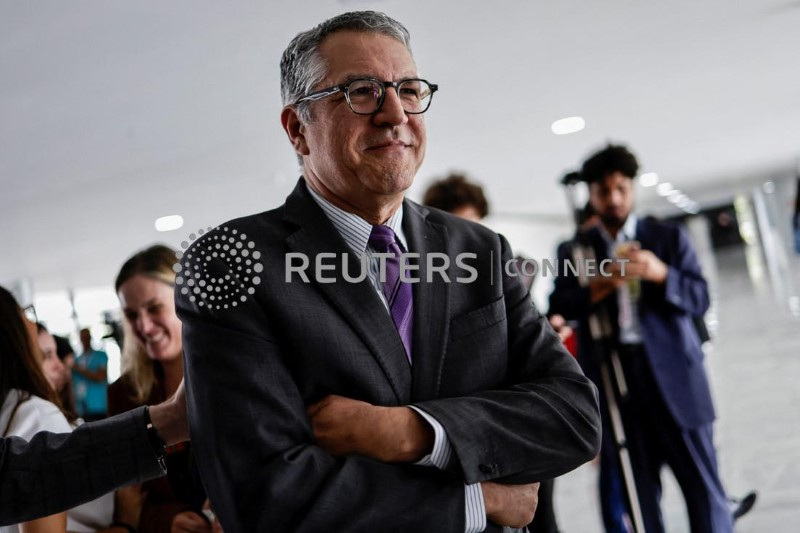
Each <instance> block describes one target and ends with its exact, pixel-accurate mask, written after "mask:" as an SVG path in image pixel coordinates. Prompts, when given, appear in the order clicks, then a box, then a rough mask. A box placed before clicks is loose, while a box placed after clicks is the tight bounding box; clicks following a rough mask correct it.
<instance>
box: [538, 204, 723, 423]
mask: <svg viewBox="0 0 800 533" xmlns="http://www.w3.org/2000/svg"><path fill="white" fill-rule="evenodd" d="M636 239H637V240H638V241H639V242H640V244H641V247H642V248H643V249H645V250H650V251H652V252H653V253H654V254H655V255H656V256H658V258H659V259H661V260H662V261H664V262H665V263H666V264H667V265H668V267H669V273H668V275H667V281H666V283H665V284H664V285H657V284H654V283H649V282H642V292H641V299H640V301H639V320H640V321H641V327H642V337H643V339H642V342H643V344H644V348H645V352H646V353H647V358H648V360H649V362H650V367H651V368H652V370H653V374H654V377H655V380H656V383H658V387H659V389H660V391H661V394H662V396H663V398H664V401H665V403H666V404H667V408H668V409H669V411H670V413H671V414H672V416H673V418H674V419H675V421H676V422H677V423H678V425H680V426H681V427H683V428H687V429H688V428H696V427H698V426H700V425H703V424H708V423H710V422H712V421H713V420H714V407H713V402H712V400H711V392H710V390H709V385H708V378H707V376H706V372H705V369H704V368H703V351H702V349H701V346H700V344H701V343H700V339H699V336H698V333H697V328H696V327H695V325H694V323H693V317H694V316H702V315H703V314H704V313H705V312H706V310H707V309H708V304H709V299H708V286H707V284H706V280H705V279H704V278H703V275H702V273H701V271H700V264H699V263H698V261H697V255H696V254H695V252H694V249H693V248H692V245H691V244H690V242H689V239H688V237H687V236H686V234H685V232H684V231H683V229H682V228H681V227H680V226H677V225H674V224H668V223H663V222H659V221H657V220H656V219H654V218H651V217H649V218H643V219H639V221H638V224H637V226H636ZM576 241H577V242H578V243H579V244H582V245H586V246H590V247H592V248H593V249H594V252H595V254H596V257H597V258H598V260H601V259H605V258H607V257H608V252H607V248H606V243H605V241H604V240H603V237H602V235H601V233H600V230H599V229H598V228H592V229H590V230H589V231H588V232H586V233H583V234H580V235H579V236H578V237H577V239H576ZM571 254H572V246H561V247H559V264H560V263H561V261H563V260H565V259H567V258H570V259H571ZM568 274H569V275H567V276H559V277H558V278H556V282H555V289H554V290H553V293H552V294H551V295H550V313H559V314H561V315H563V316H564V317H565V318H566V319H568V320H579V321H580V327H579V331H580V338H579V339H580V340H579V350H580V354H579V355H580V361H581V364H582V365H583V368H584V370H586V373H587V375H589V376H590V377H592V379H595V380H596V381H597V382H598V383H599V382H600V381H599V372H598V365H597V362H598V354H597V353H596V351H595V346H594V344H593V342H592V339H591V335H590V332H589V327H588V323H587V319H588V316H589V313H590V312H595V311H596V310H598V309H599V308H601V307H603V308H605V309H606V310H607V312H608V315H609V317H611V323H612V326H613V328H614V339H617V338H618V335H619V323H618V321H617V320H616V318H617V317H618V315H619V311H618V307H617V295H616V293H612V294H611V295H610V296H608V297H607V298H605V299H604V300H603V301H601V302H598V303H597V304H595V305H592V304H591V303H590V298H589V289H588V288H587V287H580V286H579V284H578V279H577V278H576V277H575V276H573V275H571V273H570V272H568ZM629 379H632V378H629Z"/></svg>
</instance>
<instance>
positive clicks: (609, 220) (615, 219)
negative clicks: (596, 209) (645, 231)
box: [600, 215, 626, 228]
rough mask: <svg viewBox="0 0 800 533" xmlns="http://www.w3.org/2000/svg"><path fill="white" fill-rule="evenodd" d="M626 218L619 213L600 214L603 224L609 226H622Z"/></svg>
mask: <svg viewBox="0 0 800 533" xmlns="http://www.w3.org/2000/svg"><path fill="white" fill-rule="evenodd" d="M625 218H626V217H620V216H617V215H600V220H602V221H603V225H604V226H605V227H607V228H621V227H622V225H623V224H624V223H625Z"/></svg>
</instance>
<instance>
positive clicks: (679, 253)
mask: <svg viewBox="0 0 800 533" xmlns="http://www.w3.org/2000/svg"><path fill="white" fill-rule="evenodd" d="M637 171H638V163H637V161H636V158H635V157H634V155H633V154H631V153H630V152H629V151H628V150H627V148H625V147H623V146H608V147H607V148H605V149H603V150H601V151H599V152H598V153H596V154H594V155H593V156H592V157H590V158H589V159H588V160H587V161H586V162H585V163H584V165H583V169H582V172H581V175H582V177H583V179H584V180H585V181H587V182H588V183H589V198H590V203H591V206H592V208H593V209H594V211H595V212H596V213H597V214H598V215H599V217H600V224H598V225H596V226H594V227H592V228H591V229H589V230H587V231H585V232H582V233H580V234H579V235H578V237H577V238H576V241H575V242H574V243H573V244H572V245H571V246H562V247H560V248H559V264H560V265H561V264H564V263H565V262H566V261H573V263H574V262H575V259H576V257H577V258H582V259H587V258H590V257H591V258H594V259H595V260H596V261H598V262H599V261H602V260H605V259H609V258H614V259H622V260H623V261H622V262H616V263H613V267H612V268H610V269H608V273H610V274H611V275H609V276H607V277H605V276H601V275H598V276H594V277H587V278H584V280H585V282H584V283H582V282H581V278H580V275H574V273H573V272H572V271H571V270H568V269H562V271H561V274H562V275H560V276H559V277H558V278H557V279H556V283H555V289H554V291H553V293H552V294H551V296H550V311H551V312H553V313H559V314H561V315H563V316H564V317H565V318H567V319H568V320H578V321H579V324H580V327H579V331H580V340H579V346H580V354H579V355H580V357H579V359H580V362H581V364H582V366H583V368H584V370H585V371H586V374H587V375H588V376H589V377H590V378H592V379H593V380H594V381H595V382H596V383H598V384H600V383H602V381H603V380H602V376H601V364H602V361H604V360H607V359H606V358H609V357H610V354H611V352H612V351H615V352H616V353H617V354H618V356H619V361H620V363H621V366H622V370H623V376H624V382H625V383H626V384H627V388H628V395H627V399H626V400H625V401H623V402H620V406H619V407H620V409H621V414H622V421H623V423H624V424H623V425H624V429H625V432H626V434H627V443H628V449H629V451H630V456H631V463H632V467H633V473H634V477H635V483H636V492H637V494H638V500H639V503H640V505H641V510H642V517H643V519H644V526H645V528H646V531H647V532H648V533H650V532H658V531H663V528H664V526H663V522H662V518H661V511H660V508H659V498H660V495H661V483H660V479H659V471H660V468H661V467H662V466H663V465H664V464H667V465H669V467H670V468H671V469H672V471H673V473H674V474H675V477H676V478H677V480H678V482H679V484H680V486H681V490H682V491H683V493H684V497H685V499H686V506H687V510H688V513H689V521H690V524H691V529H692V531H693V532H702V531H708V532H711V531H713V532H715V533H719V532H725V531H732V527H733V526H732V516H731V512H730V509H729V506H728V503H727V499H726V497H725V492H724V490H723V487H722V483H721V482H720V479H719V476H718V472H717V461H716V455H715V451H714V445H713V439H712V422H713V421H714V417H715V414H714V407H713V403H712V400H711V392H710V389H709V384H708V379H707V377H706V373H705V370H704V368H703V352H702V349H701V346H700V339H699V337H698V334H697V329H696V328H695V326H694V323H693V317H699V316H702V315H703V314H704V313H705V311H706V310H707V309H708V304H709V299H708V286H707V285H706V280H705V279H704V278H703V275H702V273H701V271H700V265H699V263H698V260H697V256H696V254H695V252H694V250H693V248H692V246H691V244H690V242H689V239H688V238H687V236H686V234H685V232H684V230H683V229H682V228H680V227H679V226H676V225H673V224H667V223H661V222H658V221H656V220H655V219H653V218H642V219H640V218H638V217H636V215H635V214H634V213H633V205H634V188H633V187H634V184H633V178H634V177H635V176H636V173H637ZM576 249H579V250H581V252H580V254H577V255H576V254H575V253H574V252H575V250H576ZM625 261H627V262H625ZM623 269H624V271H623ZM592 317H594V319H596V320H598V323H597V325H596V326H595V328H596V329H595V331H601V330H603V325H602V322H603V321H607V324H608V326H609V331H610V335H608V336H607V337H608V338H605V339H600V338H598V335H597V334H595V335H594V338H593V335H592V324H590V320H591V319H592ZM597 326H599V327H597ZM609 368H611V369H612V371H613V365H610V366H609ZM617 392H618V391H617ZM601 407H602V412H603V419H604V426H603V427H604V437H603V448H602V452H601V476H600V489H601V502H602V504H603V505H602V506H603V515H604V516H603V518H604V522H605V524H606V529H607V531H627V529H626V526H625V525H624V524H622V523H621V522H620V521H619V514H618V513H616V512H615V511H614V509H613V506H614V503H615V502H618V501H619V499H618V495H619V493H620V492H619V490H621V489H620V486H621V485H620V484H619V480H620V463H619V457H618V455H617V450H616V447H615V443H614V441H613V439H612V431H611V428H610V425H609V423H608V421H609V410H608V409H609V405H608V403H607V402H606V401H605V398H604V396H603V394H601Z"/></svg>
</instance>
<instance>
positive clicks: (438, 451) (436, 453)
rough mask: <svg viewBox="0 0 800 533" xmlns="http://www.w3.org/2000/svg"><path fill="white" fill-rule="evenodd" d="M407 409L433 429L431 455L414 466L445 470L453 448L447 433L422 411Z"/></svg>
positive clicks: (449, 461) (414, 408) (451, 456)
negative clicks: (416, 414) (413, 411)
mask: <svg viewBox="0 0 800 533" xmlns="http://www.w3.org/2000/svg"><path fill="white" fill-rule="evenodd" d="M408 407H410V408H411V409H413V410H415V411H416V412H417V413H419V415H420V416H421V417H422V418H424V419H425V421H426V422H427V423H428V424H429V425H430V426H431V427H432V428H433V435H434V437H433V450H432V451H431V453H429V454H428V455H426V456H425V457H423V458H422V459H420V460H419V461H417V462H416V463H414V464H415V465H418V466H435V467H436V468H438V469H439V470H444V469H446V468H447V467H448V466H449V465H450V463H451V461H452V459H453V447H452V445H451V444H450V439H448V438H447V433H446V432H445V430H444V427H443V426H442V425H441V424H440V423H439V421H438V420H436V419H435V418H433V417H432V416H431V415H429V414H428V413H426V412H425V411H423V410H422V409H418V408H416V407H414V406H413V405H409V406H408ZM482 503H483V497H481V504H482Z"/></svg>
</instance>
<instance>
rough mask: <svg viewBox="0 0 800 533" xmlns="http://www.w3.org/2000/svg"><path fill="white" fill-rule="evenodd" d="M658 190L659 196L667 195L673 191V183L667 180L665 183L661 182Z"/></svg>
mask: <svg viewBox="0 0 800 533" xmlns="http://www.w3.org/2000/svg"><path fill="white" fill-rule="evenodd" d="M656 192H657V193H658V195H659V196H667V195H668V194H669V193H670V192H672V184H671V183H669V182H666V181H665V182H664V183H659V184H658V187H657V188H656Z"/></svg>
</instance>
